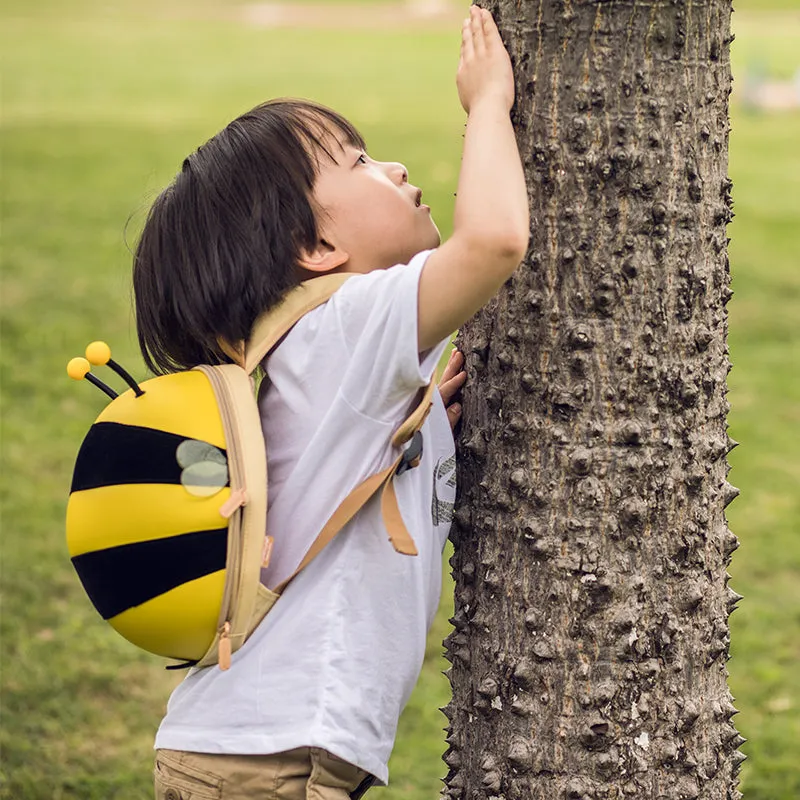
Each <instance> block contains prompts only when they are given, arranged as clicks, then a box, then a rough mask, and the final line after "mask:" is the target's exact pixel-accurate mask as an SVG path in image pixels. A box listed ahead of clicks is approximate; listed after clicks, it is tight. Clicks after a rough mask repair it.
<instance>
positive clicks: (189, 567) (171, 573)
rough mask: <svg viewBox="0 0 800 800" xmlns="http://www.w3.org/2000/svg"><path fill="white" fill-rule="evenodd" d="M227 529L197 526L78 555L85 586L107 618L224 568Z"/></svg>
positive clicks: (79, 574) (79, 567)
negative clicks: (199, 528)
mask: <svg viewBox="0 0 800 800" xmlns="http://www.w3.org/2000/svg"><path fill="white" fill-rule="evenodd" d="M227 550H228V529H227V528H218V529H216V530H211V531H195V532H194V533H182V534H179V535H178V536H170V537H169V538H166V539H153V540H150V541H147V542H136V543H134V544H123V545H120V546H119V547H109V548H108V549H107V550H95V551H94V552H92V553H84V554H83V555H80V556H75V557H74V558H73V559H72V563H73V564H74V566H75V570H76V571H77V573H78V577H79V578H80V579H81V582H82V583H83V588H84V589H86V593H87V594H88V595H89V599H90V600H91V601H92V603H94V606H95V608H96V609H97V610H98V611H99V612H100V615H101V616H102V617H103V619H110V618H111V617H114V616H116V615H117V614H121V613H122V612H123V611H126V610H127V609H129V608H133V607H134V606H138V605H141V604H142V603H146V602H147V601H148V600H152V599H153V598H154V597H158V596H159V595H161V594H164V592H168V591H169V590H170V589H174V588H175V587H176V586H180V585H181V584H183V583H187V582H188V581H192V580H194V579H195V578H202V577H203V575H209V574H211V573H212V572H216V571H217V570H220V569H224V567H225V559H226V557H227Z"/></svg>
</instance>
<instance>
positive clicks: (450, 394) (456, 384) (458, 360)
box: [439, 350, 467, 430]
mask: <svg viewBox="0 0 800 800" xmlns="http://www.w3.org/2000/svg"><path fill="white" fill-rule="evenodd" d="M466 380H467V373H466V372H465V371H464V354H463V353H462V352H461V351H460V350H453V352H452V353H450V360H449V361H448V362H447V366H445V368H444V372H443V373H442V377H441V379H440V380H439V394H441V395H442V401H443V402H444V407H445V408H446V409H447V419H448V420H450V428H451V430H455V427H456V425H458V421H459V420H460V419H461V404H460V403H456V402H453V398H454V397H455V396H456V395H457V394H458V393H459V392H460V391H461V387H462V386H463V385H464V383H465V381H466Z"/></svg>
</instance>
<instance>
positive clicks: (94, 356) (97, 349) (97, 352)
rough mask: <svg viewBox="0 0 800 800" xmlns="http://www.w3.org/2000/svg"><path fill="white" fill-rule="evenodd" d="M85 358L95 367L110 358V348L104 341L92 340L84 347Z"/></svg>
mask: <svg viewBox="0 0 800 800" xmlns="http://www.w3.org/2000/svg"><path fill="white" fill-rule="evenodd" d="M86 358H88V359H89V361H90V362H91V363H92V364H94V365H95V366H96V367H99V366H102V365H103V364H108V362H109V361H110V360H111V348H110V347H109V346H108V345H107V344H106V343H105V342H92V343H91V344H90V345H88V347H87V348H86Z"/></svg>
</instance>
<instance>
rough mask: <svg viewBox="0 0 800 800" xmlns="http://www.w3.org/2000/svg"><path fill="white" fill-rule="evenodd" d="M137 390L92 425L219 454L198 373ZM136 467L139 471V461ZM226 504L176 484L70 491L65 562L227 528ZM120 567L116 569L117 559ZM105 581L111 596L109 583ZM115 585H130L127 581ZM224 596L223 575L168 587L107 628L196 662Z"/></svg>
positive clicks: (217, 425) (214, 411)
mask: <svg viewBox="0 0 800 800" xmlns="http://www.w3.org/2000/svg"><path fill="white" fill-rule="evenodd" d="M141 389H142V390H143V391H144V395H143V396H141V397H136V396H135V395H134V392H133V391H132V390H131V391H127V392H125V393H124V394H122V395H120V396H119V397H118V398H116V399H115V400H113V401H112V402H111V403H109V405H108V406H107V407H106V408H105V410H104V411H103V412H102V413H101V414H100V416H99V417H98V418H97V421H96V424H97V423H103V422H110V423H119V424H121V425H124V426H135V427H136V428H146V429H151V430H155V431H164V432H166V433H169V434H174V435H175V436H178V437H185V438H187V439H196V440H199V441H202V442H207V443H209V444H211V445H214V446H215V447H217V448H220V449H223V450H224V449H226V442H225V435H224V431H223V425H222V420H221V417H220V412H219V408H218V404H217V401H216V398H215V395H214V390H213V389H212V387H211V384H210V383H209V380H208V378H207V377H206V376H205V375H204V374H203V373H202V372H199V371H190V372H181V373H176V374H172V375H167V376H161V377H158V378H153V379H152V380H149V381H146V382H144V383H142V384H141ZM187 398H190V400H188V401H187ZM126 430H127V429H126ZM144 438H146V437H144ZM142 446H143V447H144V446H146V445H144V444H143V445H142ZM146 455H147V454H146V452H145V453H144V456H146ZM113 457H114V458H122V459H124V458H125V457H126V454H125V453H115V454H114V456H113ZM79 459H80V456H79ZM141 460H142V462H143V463H147V460H146V457H145V458H142V459H141ZM176 469H178V470H179V469H180V467H176ZM76 474H77V466H76ZM229 496H230V488H229V487H228V486H225V487H223V488H221V489H220V490H219V491H216V492H215V493H213V494H212V495H211V496H208V497H197V496H196V495H193V494H191V493H190V492H189V491H187V489H186V488H185V487H184V486H183V485H181V484H180V483H171V484H168V483H146V482H139V483H123V484H116V485H111V486H96V487H92V488H88V489H80V490H77V491H73V492H72V494H71V495H70V499H69V503H68V505H67V524H66V528H67V546H68V549H69V553H70V556H71V557H72V558H73V559H75V558H76V557H80V556H86V555H87V554H88V555H89V557H91V555H92V554H97V555H100V556H101V557H102V555H103V553H102V551H105V550H109V549H111V550H113V548H119V547H122V546H125V545H128V546H132V547H135V546H136V545H137V544H141V543H147V542H154V541H155V540H161V539H169V538H170V537H179V536H181V535H183V534H187V533H192V532H198V531H199V532H203V531H213V530H218V529H223V528H227V526H228V521H227V519H225V518H223V517H222V516H221V514H220V506H222V505H223V503H225V501H226V500H227V499H228V498H229ZM184 538H185V537H184ZM177 546H178V547H180V546H181V545H180V544H178V545H177ZM117 552H119V551H117ZM122 552H126V551H124V550H123V551H122ZM115 563H119V559H118V560H117V561H116V562H115ZM122 564H123V567H122V568H123V569H124V558H123V560H122ZM159 566H160V567H161V568H162V569H163V568H164V567H163V565H159ZM76 568H77V566H76ZM146 571H147V570H146V569H145V572H146ZM108 577H109V580H110V582H111V586H112V591H113V582H114V576H113V575H112V576H108ZM122 577H126V578H127V579H128V580H130V579H131V576H130V575H128V576H122ZM224 588H225V569H221V570H219V571H215V572H212V573H211V574H207V575H203V576H202V577H199V578H196V579H194V580H190V581H187V582H185V583H182V584H180V585H178V586H175V587H174V588H171V589H170V590H169V591H166V592H164V593H163V594H160V595H158V596H156V597H152V598H151V599H149V600H147V601H146V602H143V603H141V604H139V605H136V606H134V607H132V608H128V609H126V610H124V611H123V612H122V613H119V614H116V615H114V616H111V617H109V618H107V621H108V622H109V623H110V624H111V625H112V626H113V627H114V628H115V629H116V630H117V631H118V632H119V633H120V634H122V635H123V636H124V637H125V638H126V639H128V640H129V641H131V642H132V643H133V644H135V645H137V646H138V647H141V648H143V649H145V650H148V651H150V652H152V653H156V654H158V655H162V656H167V657H169V658H178V659H186V660H197V659H200V658H201V657H202V656H203V655H204V653H206V651H207V649H208V648H209V646H210V644H211V643H212V641H213V640H214V637H215V635H216V631H217V627H218V621H219V612H220V608H221V604H222V598H223V592H224ZM87 590H88V588H87Z"/></svg>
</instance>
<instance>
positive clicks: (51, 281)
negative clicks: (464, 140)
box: [0, 0, 800, 800]
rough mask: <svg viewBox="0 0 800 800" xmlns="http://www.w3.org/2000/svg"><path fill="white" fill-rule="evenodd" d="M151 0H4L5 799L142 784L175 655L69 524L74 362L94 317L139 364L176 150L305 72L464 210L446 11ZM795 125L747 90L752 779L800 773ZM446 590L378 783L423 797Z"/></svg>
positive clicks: (790, 32) (741, 656)
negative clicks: (158, 223) (139, 306)
mask: <svg viewBox="0 0 800 800" xmlns="http://www.w3.org/2000/svg"><path fill="white" fill-rule="evenodd" d="M774 2H777V3H780V2H781V0H774ZM67 7H68V9H69V10H68V11H67V10H66V9H67ZM742 7H743V8H746V11H743V12H742V13H740V14H738V15H737V16H736V17H735V25H736V30H737V37H738V38H737V43H736V49H735V51H734V53H735V58H736V59H737V68H743V67H744V65H746V64H749V63H750V61H751V60H752V59H756V58H757V56H758V54H759V53H769V54H770V59H771V61H770V64H769V68H770V70H772V71H773V72H774V73H775V74H776V75H778V76H786V75H791V74H792V72H793V70H794V69H795V68H796V66H797V64H796V62H795V61H793V59H794V58H795V56H793V53H794V52H796V51H797V47H798V44H800V23H797V22H796V20H797V16H796V15H794V16H792V15H787V14H785V13H784V12H781V13H780V14H777V15H776V14H774V13H772V12H770V13H769V14H767V13H761V12H759V11H758V10H757V9H758V6H757V5H756V4H755V3H754V2H750V3H748V4H747V5H746V6H745V5H744V4H743V6H742ZM154 8H155V4H154V3H153V2H151V1H150V0H147V2H139V3H136V4H134V3H132V2H119V3H116V4H113V6H112V5H109V4H106V3H100V2H99V0H74V2H70V3H69V4H68V6H67V4H63V3H60V2H59V3H56V2H55V0H46V2H45V0H37V2H35V3H27V4H25V5H22V4H19V3H12V2H10V0H9V2H6V3H5V6H4V16H5V17H6V19H5V21H4V24H3V26H2V42H0V46H1V47H2V52H3V60H4V64H3V75H4V86H3V122H4V129H3V131H2V161H3V182H4V191H3V195H2V225H3V251H2V256H3V284H2V303H3V323H2V342H1V344H2V350H1V351H0V366H2V425H3V430H2V448H3V451H2V457H3V473H2V504H3V516H2V585H3V613H2V619H1V620H0V625H1V626H2V627H1V628H0V636H2V642H1V643H2V686H3V695H2V709H1V711H2V731H0V747H2V758H0V797H2V798H8V800H12V798H13V800H50V798H61V799H62V800H94V799H95V798H97V799H98V800H99V799H100V798H102V799H103V800H109V799H110V798H119V799H120V800H137V799H138V798H147V797H149V796H150V792H151V789H150V777H149V773H150V763H151V745H152V736H153V732H154V729H155V726H156V725H157V723H158V721H159V719H160V716H161V713H162V711H163V707H164V704H165V702H166V698H167V696H168V694H169V691H170V688H171V687H172V685H174V683H175V681H176V680H177V678H176V677H175V676H172V675H170V674H169V673H165V672H164V671H163V669H162V668H161V664H160V662H158V660H157V659H154V658H150V657H149V656H147V655H145V654H142V653H140V652H138V651H137V650H135V649H134V648H132V647H130V646H129V645H127V644H126V643H125V642H124V641H123V640H121V639H119V638H118V637H117V636H116V635H114V634H113V633H112V632H111V631H110V629H108V628H107V627H106V626H104V625H103V624H101V622H100V621H99V620H98V618H97V616H96V614H95V612H94V611H93V610H92V608H91V607H90V606H89V603H88V601H87V600H86V599H85V597H84V596H83V594H82V592H81V590H80V589H79V587H78V585H77V581H76V579H75V577H74V574H73V572H72V568H71V567H70V565H69V562H68V559H67V555H66V551H65V546H64V541H63V515H64V507H65V501H66V493H67V490H68V485H69V479H70V473H71V467H72V460H73V458H74V455H75V451H76V448H77V446H78V443H79V442H80V439H81V437H82V436H83V434H84V433H85V431H86V428H87V426H88V425H89V424H90V422H91V421H92V420H93V419H94V416H95V415H96V414H97V413H98V412H99V410H100V409H101V408H102V407H103V405H104V401H103V398H102V396H101V395H100V394H99V393H98V392H97V391H96V390H94V389H92V388H91V387H89V386H86V385H83V384H80V385H79V384H74V383H72V382H70V381H69V380H68V379H67V377H66V375H65V371H64V366H65V364H66V361H67V360H68V359H69V358H70V357H71V356H73V355H78V354H80V353H81V352H82V350H83V348H84V346H85V344H86V343H87V342H88V341H90V340H92V339H94V338H98V337H102V338H105V339H107V340H108V341H109V342H110V343H111V344H112V347H113V350H114V355H115V357H116V358H118V360H120V361H121V362H122V363H124V364H126V365H128V366H129V367H130V368H131V369H132V371H133V372H134V373H135V374H138V375H141V374H143V373H142V369H141V361H140V359H139V356H138V353H137V350H136V346H135V340H134V336H133V332H132V325H131V312H130V290H129V269H130V256H129V253H128V252H127V249H126V246H125V242H124V228H125V224H126V221H127V220H128V218H129V216H131V215H132V220H131V223H130V232H129V237H130V239H131V240H132V239H134V238H135V232H136V230H137V229H138V226H139V224H140V222H141V218H142V212H143V210H144V209H145V208H146V206H147V203H148V202H149V200H150V199H151V198H152V196H153V194H154V192H156V191H157V190H158V189H159V188H160V187H161V186H162V185H163V184H164V183H165V182H167V181H168V180H169V178H170V176H171V175H172V173H173V172H174V171H175V170H176V169H177V167H178V166H179V164H180V161H181V160H182V158H183V155H184V154H185V153H186V152H188V151H190V150H191V149H193V148H194V147H196V146H197V145H198V144H199V143H200V142H202V141H203V140H204V139H205V138H207V137H208V136H210V135H211V134H213V133H214V132H215V131H216V130H217V129H218V128H219V127H221V126H222V125H223V124H225V122H227V121H228V120H229V119H230V118H231V117H232V116H234V115H235V114H237V113H239V112H240V111H242V110H244V109H246V108H248V107H250V106H252V105H254V104H255V103H257V102H259V101H260V100H262V99H264V98H266V97H270V96H275V95H282V94H292V95H305V96H311V97H314V98H316V99H319V100H321V101H322V102H326V103H328V104H330V105H332V106H334V107H335V108H337V109H339V110H341V111H342V112H343V113H345V114H346V115H348V116H350V117H351V118H352V119H353V120H354V121H355V122H356V123H357V124H358V125H359V126H360V127H361V128H362V130H363V132H364V133H365V135H366V137H367V140H368V142H370V145H371V149H372V151H373V152H374V153H375V154H376V155H378V156H379V157H385V158H392V159H396V158H399V159H401V160H403V161H405V162H406V163H407V165H408V166H409V168H410V172H411V175H412V180H414V181H417V182H419V183H420V184H421V185H423V186H424V187H425V193H426V197H429V198H430V199H431V205H432V206H433V208H434V209H436V211H437V219H438V220H439V221H440V223H442V228H443V232H444V233H447V231H448V229H449V220H450V216H451V210H452V193H453V191H454V187H455V179H456V175H457V170H458V164H459V158H460V144H461V138H460V137H461V131H462V128H461V125H462V115H461V113H460V110H459V106H458V102H457V100H456V96H455V91H454V87H453V72H454V68H455V62H456V50H457V43H458V32H457V31H455V32H453V33H448V32H442V31H435V32H433V31H432V32H419V31H417V32H415V33H413V34H409V33H403V32H400V31H374V30H373V31H362V32H353V33H346V32H342V31H336V32H322V31H316V32H303V31H291V30H283V31H279V32H276V31H269V30H258V29H248V28H247V27H245V26H243V25H241V24H239V23H236V22H235V21H230V20H228V21H226V20H224V19H219V18H215V17H214V16H213V14H211V13H210V12H209V13H208V14H206V13H205V11H204V10H207V9H211V10H213V8H214V5H213V3H212V1H211V0H204V1H203V2H198V3H194V4H189V3H188V2H184V3H183V9H184V16H183V17H181V16H180V14H177V13H176V14H173V15H172V16H170V15H169V14H163V13H160V12H159V14H158V15H156V14H155V12H154V11H153V9H154ZM173 8H174V6H173ZM187 8H190V9H191V11H192V13H187V12H186V11H185V10H186V9H187ZM20 9H24V13H22V12H21V11H20ZM770 20H771V21H772V22H770ZM775 20H779V22H775ZM787 20H788V22H787ZM792 20H795V21H794V22H792ZM754 54H755V55H754ZM799 139H800V114H798V113H797V112H794V113H791V114H783V115H780V116H765V115H758V114H745V113H743V112H740V111H739V110H738V109H737V110H736V113H735V115H734V133H733V136H732V140H731V174H732V177H733V178H734V181H735V199H736V212H737V218H736V220H735V221H734V224H733V225H732V226H731V228H730V235H731V236H732V238H733V242H732V244H731V262H732V269H733V273H734V289H735V290H736V295H735V298H734V300H733V302H732V303H731V306H730V312H731V335H730V345H731V353H732V359H733V362H734V370H733V372H732V373H731V375H730V386H731V392H730V400H731V403H732V411H731V415H730V422H731V432H732V435H733V436H734V437H735V438H736V439H738V440H739V441H741V442H742V446H741V447H740V448H739V449H738V450H736V451H734V453H733V454H732V462H733V471H732V473H731V480H732V481H733V482H734V483H735V484H736V485H738V486H739V487H740V488H741V489H742V497H741V498H740V499H739V500H737V502H736V503H734V505H733V506H731V508H730V511H731V514H730V517H731V525H732V527H733V528H734V530H735V531H736V533H737V534H738V535H739V537H740V538H741V540H742V545H743V546H742V549H741V550H740V551H739V552H738V554H737V556H736V558H735V560H734V563H733V565H732V568H731V572H732V573H733V581H732V585H733V586H734V587H735V588H736V589H737V590H738V591H739V592H741V593H743V594H745V595H746V599H745V600H744V601H743V603H742V605H741V608H740V610H739V611H737V612H736V614H735V615H734V617H733V642H734V644H733V655H734V657H733V660H732V661H731V663H730V669H731V673H732V674H731V686H732V689H733V691H734V693H735V694H736V696H737V701H738V706H739V707H740V708H741V709H742V713H741V716H740V717H738V720H739V725H740V727H741V729H742V731H743V733H744V735H745V736H747V737H748V738H749V740H750V741H749V743H748V744H747V745H746V746H745V750H746V752H747V753H748V754H749V755H750V761H748V762H747V763H746V764H745V769H744V772H743V779H744V780H743V782H744V788H745V790H746V797H748V798H749V799H750V800H790V798H791V799H793V798H796V797H798V796H800V771H799V770H798V768H797V767H796V765H795V761H796V759H795V758H794V756H793V753H794V748H793V746H792V745H793V742H794V743H796V742H797V741H800V728H799V726H800V723H798V719H800V713H799V712H800V674H799V673H798V670H797V663H798V660H799V658H800V581H798V576H800V542H798V540H797V531H798V523H799V522H800V508H799V507H798V492H797V486H798V478H799V477H800V475H799V474H798V473H799V472H800V468H799V467H798V459H797V455H796V447H793V444H794V441H796V440H797V438H798V433H799V432H800V431H799V430H798V429H799V428H800V410H799V409H800V386H798V377H797V375H798V373H797V367H796V365H797V363H798V333H797V320H798V319H800V273H798V269H797V267H798V263H797V261H798V258H797V252H798V233H797V231H798V225H800V156H798V150H797V146H796V142H797V141H798V140H799ZM448 604H449V600H447V599H446V600H445V602H444V603H443V609H442V612H441V613H440V616H439V618H438V619H437V623H436V626H435V628H434V630H433V632H432V634H431V637H430V639H429V647H428V654H427V659H426V664H425V668H424V672H423V676H422V679H421V681H420V683H419V685H418V687H417V690H416V691H415V693H414V695H413V697H412V700H411V703H410V705H409V707H408V708H407V710H406V713H405V714H404V716H403V718H402V721H401V728H400V735H399V738H398V743H397V748H396V751H395V754H394V756H393V758H392V763H391V770H392V786H391V787H390V788H389V789H387V790H385V791H384V792H383V797H384V798H387V800H400V798H403V799H404V800H423V799H424V800H428V799H429V798H431V797H433V796H434V795H435V793H436V791H437V788H438V779H439V777H440V776H441V774H442V772H443V770H442V764H441V762H440V760H439V756H440V753H441V752H442V750H443V749H444V745H443V740H442V734H441V728H442V726H443V724H444V718H443V717H442V716H441V715H440V714H439V712H438V711H437V707H438V706H439V705H442V704H443V703H444V702H446V699H447V695H448V689H447V684H446V681H445V680H444V678H443V677H442V676H441V675H440V670H441V669H442V668H443V666H444V665H443V662H442V660H441V657H440V653H441V647H440V642H441V639H442V638H443V636H444V634H445V633H446V629H447V624H446V618H447V616H448V614H447V608H446V607H447V605H448Z"/></svg>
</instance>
